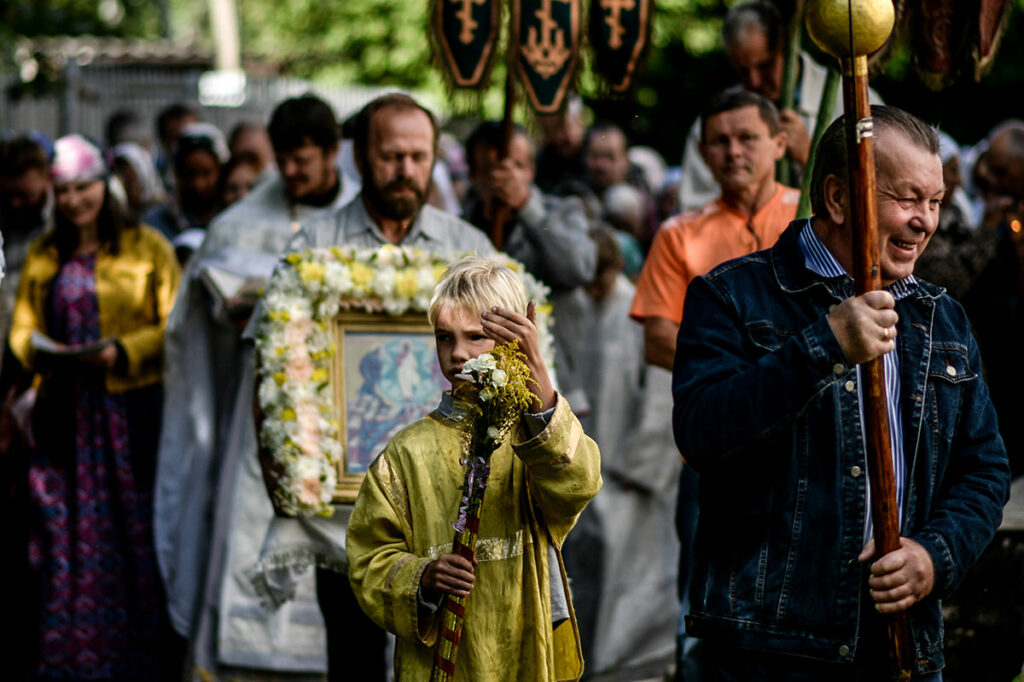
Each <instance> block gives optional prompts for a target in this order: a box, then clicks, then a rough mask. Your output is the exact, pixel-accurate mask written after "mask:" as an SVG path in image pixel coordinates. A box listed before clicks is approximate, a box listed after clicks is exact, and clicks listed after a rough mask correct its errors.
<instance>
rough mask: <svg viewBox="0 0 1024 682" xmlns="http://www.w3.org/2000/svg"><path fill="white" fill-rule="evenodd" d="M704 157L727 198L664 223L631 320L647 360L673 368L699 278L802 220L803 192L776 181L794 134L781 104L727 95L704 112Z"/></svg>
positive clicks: (764, 246) (737, 93)
mask: <svg viewBox="0 0 1024 682" xmlns="http://www.w3.org/2000/svg"><path fill="white" fill-rule="evenodd" d="M700 150H701V154H702V156H703V157H704V160H705V162H706V163H707V164H708V167H709V168H710V169H711V173H712V175H714V178H715V181H716V182H717V183H718V185H719V186H720V187H721V189H722V195H721V196H720V197H719V198H718V199H716V200H715V201H712V202H711V203H710V204H708V205H706V206H704V207H703V208H701V209H699V210H697V211H692V212H690V213H684V214H682V215H678V216H674V217H672V218H670V219H669V220H667V221H665V223H663V224H662V226H661V229H659V230H658V233H657V235H656V236H655V238H654V243H653V244H652V245H651V251H650V254H649V255H648V257H647V262H646V263H645V264H644V269H643V272H641V273H640V279H639V281H638V282H637V286H636V295H635V296H634V298H633V307H632V308H631V309H630V316H631V317H632V318H633V319H635V320H637V321H638V322H640V323H642V324H643V325H644V355H645V356H646V358H647V362H648V363H650V364H652V365H657V366H659V367H664V368H666V369H672V362H673V360H674V358H675V352H676V334H677V332H678V331H679V323H680V321H681V320H682V319H683V299H684V298H685V296H686V288H687V286H688V285H689V284H690V281H691V280H692V279H693V278H694V277H698V276H699V275H703V274H705V273H707V272H708V271H710V270H711V269H712V268H714V267H715V266H716V265H718V264H720V263H723V262H725V261H727V260H730V259H732V258H738V257H740V256H745V255H746V254H748V253H752V252H754V251H759V250H761V249H767V248H768V247H770V246H772V245H773V244H775V241H776V240H777V239H778V237H779V235H780V234H782V231H783V230H785V229H786V226H787V225H789V222H790V221H791V220H793V219H794V218H795V217H796V207H797V202H798V201H799V198H800V193H799V192H798V191H797V190H795V189H791V188H789V187H785V186H783V185H780V184H779V183H777V182H775V162H776V161H778V160H779V159H781V158H782V157H783V156H784V155H785V153H786V133H785V132H783V131H782V128H781V127H780V124H779V113H778V111H777V110H776V109H775V105H774V104H772V103H771V102H770V101H769V100H767V99H765V98H764V97H762V96H760V95H758V94H756V93H753V92H749V91H746V90H727V91H725V92H723V93H721V94H719V95H717V96H716V97H715V98H714V99H712V100H711V102H709V103H708V106H707V107H705V109H704V111H703V112H701V143H700Z"/></svg>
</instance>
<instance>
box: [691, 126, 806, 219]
mask: <svg viewBox="0 0 1024 682" xmlns="http://www.w3.org/2000/svg"><path fill="white" fill-rule="evenodd" d="M700 148H701V153H703V155H704V160H705V161H706V162H707V164H708V167H709V168H710V169H711V174H712V175H713V176H714V178H715V182H717V183H718V184H719V186H721V188H722V196H723V197H725V198H726V199H727V200H728V199H729V198H731V197H732V196H735V195H737V194H740V193H743V192H745V191H746V190H748V189H753V188H756V187H759V186H761V185H763V184H764V183H766V182H772V181H773V180H774V179H775V162H776V161H778V160H779V159H781V158H782V156H783V155H784V154H785V153H786V138H785V137H784V134H782V133H780V134H777V135H772V133H771V130H769V128H768V124H767V123H765V122H764V121H763V120H762V119H761V114H760V112H759V111H758V108H757V107H756V106H749V107H742V108H740V109H733V110H732V111H723V112H722V113H720V114H715V115H714V116H711V117H709V118H708V120H707V121H706V122H705V123H704V140H703V141H702V142H701V145H700Z"/></svg>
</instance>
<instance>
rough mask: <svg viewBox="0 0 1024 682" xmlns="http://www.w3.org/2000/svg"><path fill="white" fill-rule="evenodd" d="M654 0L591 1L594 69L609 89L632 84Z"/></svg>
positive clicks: (647, 39)
mask: <svg viewBox="0 0 1024 682" xmlns="http://www.w3.org/2000/svg"><path fill="white" fill-rule="evenodd" d="M653 18H654V0H591V4H590V30H589V32H588V33H589V38H590V46H591V48H592V49H593V51H594V72H595V73H596V74H597V75H598V76H599V77H600V78H601V79H602V80H603V81H604V82H605V83H606V84H607V86H608V87H609V89H610V90H611V91H612V92H616V93H624V92H627V91H629V89H630V88H631V87H632V86H633V82H634V77H635V76H636V73H637V71H638V70H639V64H640V62H641V61H642V59H643V57H644V55H645V54H646V52H647V48H648V46H649V45H650V42H651V41H650V37H651V24H652V21H653Z"/></svg>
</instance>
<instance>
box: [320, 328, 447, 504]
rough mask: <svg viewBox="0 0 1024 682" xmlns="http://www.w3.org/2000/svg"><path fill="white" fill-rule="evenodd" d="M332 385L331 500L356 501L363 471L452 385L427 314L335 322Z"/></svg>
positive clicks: (434, 405)
mask: <svg viewBox="0 0 1024 682" xmlns="http://www.w3.org/2000/svg"><path fill="white" fill-rule="evenodd" d="M332 330H333V335H334V346H335V353H334V355H333V357H332V362H331V368H330V382H331V387H332V390H333V395H334V405H335V409H336V411H337V419H338V425H339V427H338V438H339V440H340V441H341V446H342V447H341V452H342V455H341V461H340V462H339V466H338V469H339V470H338V483H337V486H336V487H335V490H334V501H335V502H354V501H355V499H356V494H357V493H358V492H359V485H360V483H361V482H362V480H363V476H364V475H365V473H366V469H367V467H369V466H370V463H371V462H373V459H374V458H375V457H376V456H377V455H378V454H379V453H380V452H381V450H383V449H384V446H386V445H387V444H388V442H389V441H390V440H391V438H392V437H394V435H395V434H396V433H398V431H400V430H401V429H402V428H404V427H406V426H408V425H409V424H412V423H413V422H415V421H417V420H418V419H420V418H421V417H424V416H426V415H427V414H429V413H430V412H431V411H433V409H434V408H435V407H437V403H438V401H439V400H440V398H441V392H442V391H444V390H447V389H448V388H450V386H449V384H448V381H447V379H445V378H444V375H442V374H441V367H440V365H439V364H438V361H437V351H436V349H435V347H434V334H433V331H432V330H431V328H430V325H429V324H428V323H427V316H426V315H425V314H422V313H421V314H414V315H403V316H401V317H390V316H387V315H384V314H371V313H361V312H344V313H341V314H339V315H338V316H337V317H335V318H334V320H333V323H332Z"/></svg>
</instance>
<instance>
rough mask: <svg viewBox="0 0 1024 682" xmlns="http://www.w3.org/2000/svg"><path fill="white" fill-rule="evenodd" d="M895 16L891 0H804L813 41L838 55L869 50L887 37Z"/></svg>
mask: <svg viewBox="0 0 1024 682" xmlns="http://www.w3.org/2000/svg"><path fill="white" fill-rule="evenodd" d="M851 5H852V8H853V54H852V55H851V54H850V18H849V17H850V6H851ZM895 20H896V12H895V10H894V9H893V4H892V0H808V2H807V6H806V10H805V21H806V23H807V32H808V33H809V34H810V36H811V39H812V40H813V41H814V43H815V44H816V45H817V46H818V47H820V48H821V49H822V50H824V51H825V52H827V53H829V54H830V55H832V56H833V57H836V58H839V59H842V58H844V57H853V56H859V55H867V54H871V53H872V52H874V51H875V50H877V49H878V48H880V47H881V46H882V45H884V44H885V41H886V40H887V39H888V38H889V34H890V33H892V26H893V23H894V22H895Z"/></svg>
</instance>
